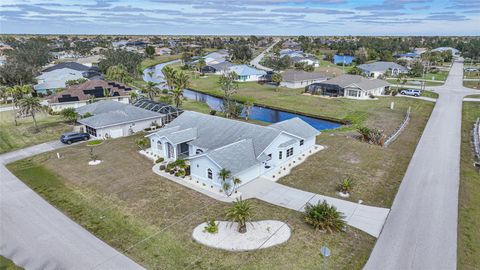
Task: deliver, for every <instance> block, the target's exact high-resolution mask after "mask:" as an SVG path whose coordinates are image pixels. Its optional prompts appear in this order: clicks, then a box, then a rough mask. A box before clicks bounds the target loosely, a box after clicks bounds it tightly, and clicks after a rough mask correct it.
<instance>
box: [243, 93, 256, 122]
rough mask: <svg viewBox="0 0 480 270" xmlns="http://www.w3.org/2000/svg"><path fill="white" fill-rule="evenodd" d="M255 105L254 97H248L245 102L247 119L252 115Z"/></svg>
mask: <svg viewBox="0 0 480 270" xmlns="http://www.w3.org/2000/svg"><path fill="white" fill-rule="evenodd" d="M253 105H254V101H253V98H248V99H247V100H246V101H245V103H244V104H243V108H244V112H245V120H248V118H249V117H250V112H251V110H252V107H253Z"/></svg>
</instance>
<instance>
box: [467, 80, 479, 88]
mask: <svg viewBox="0 0 480 270" xmlns="http://www.w3.org/2000/svg"><path fill="white" fill-rule="evenodd" d="M463 86H465V87H469V88H473V89H480V81H463Z"/></svg>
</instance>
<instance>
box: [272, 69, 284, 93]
mask: <svg viewBox="0 0 480 270" xmlns="http://www.w3.org/2000/svg"><path fill="white" fill-rule="evenodd" d="M282 80H283V78H282V75H281V74H280V73H274V74H273V75H272V82H274V83H275V85H276V87H275V92H277V91H278V86H280V83H281V82H282Z"/></svg>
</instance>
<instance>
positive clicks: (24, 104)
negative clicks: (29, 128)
mask: <svg viewBox="0 0 480 270" xmlns="http://www.w3.org/2000/svg"><path fill="white" fill-rule="evenodd" d="M18 105H19V107H20V110H21V111H22V112H23V113H24V114H30V115H31V116H32V118H33V123H34V124H35V131H37V132H38V131H40V130H39V129H38V126H37V119H36V118H35V113H36V112H39V111H41V110H42V104H40V99H39V98H36V97H32V96H28V97H24V98H22V99H21V100H20V102H19V103H18Z"/></svg>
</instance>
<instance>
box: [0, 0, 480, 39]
mask: <svg viewBox="0 0 480 270" xmlns="http://www.w3.org/2000/svg"><path fill="white" fill-rule="evenodd" d="M0 33H32V34H57V33H65V34H139V35H141V34H218V35H238V34H257V35H261V34H265V35H479V34H480V0H450V1H447V0H237V1H233V0H96V1H95V0H1V1H0Z"/></svg>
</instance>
